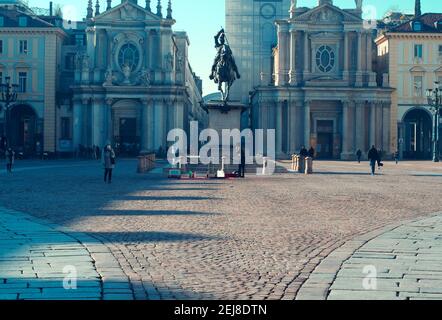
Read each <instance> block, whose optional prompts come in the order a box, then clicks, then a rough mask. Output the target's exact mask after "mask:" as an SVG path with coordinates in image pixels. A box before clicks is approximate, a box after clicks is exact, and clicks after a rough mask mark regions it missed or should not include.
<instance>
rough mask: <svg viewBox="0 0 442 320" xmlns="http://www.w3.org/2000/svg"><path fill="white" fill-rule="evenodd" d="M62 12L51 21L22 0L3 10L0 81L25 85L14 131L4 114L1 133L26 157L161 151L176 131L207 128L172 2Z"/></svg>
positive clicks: (128, 1)
mask: <svg viewBox="0 0 442 320" xmlns="http://www.w3.org/2000/svg"><path fill="white" fill-rule="evenodd" d="M140 1H142V0H140ZM102 4H103V3H101V5H102ZM154 5H156V7H155V8H153V6H154ZM151 6H152V8H151ZM54 11H55V10H52V3H51V4H50V9H49V11H48V12H45V13H44V14H40V13H36V11H34V10H33V9H30V8H28V7H27V6H26V4H24V3H23V2H21V1H20V0H2V2H1V3H0V45H1V46H0V57H1V58H2V63H0V81H1V80H3V81H4V79H5V78H6V77H8V78H10V81H11V83H14V84H15V83H19V84H20V86H19V88H20V89H19V92H18V98H17V101H16V102H15V103H14V104H13V105H12V106H11V107H10V109H11V110H10V113H9V117H10V119H9V120H8V121H7V124H8V126H7V129H8V130H5V128H6V125H5V121H4V119H6V117H5V111H4V110H0V118H1V119H0V129H1V130H2V134H3V131H9V132H8V133H7V136H8V138H10V139H8V140H10V143H11V146H12V147H14V149H15V150H16V151H17V152H23V153H24V154H25V155H33V154H41V152H48V153H54V154H55V153H58V154H65V155H72V154H73V153H77V152H79V151H81V150H87V149H91V147H92V146H98V147H100V148H102V147H103V146H104V145H105V144H107V143H111V144H112V145H113V146H117V147H119V148H120V150H117V151H122V152H123V153H124V151H125V150H126V151H128V150H130V151H131V154H132V155H135V154H138V152H140V151H148V152H152V151H156V152H157V151H158V150H165V149H166V148H167V146H168V143H167V141H166V138H167V132H168V131H169V130H170V129H174V128H182V129H184V130H188V127H189V123H190V121H192V120H197V121H198V122H199V124H200V125H201V127H204V126H206V125H207V113H206V112H205V111H204V109H203V108H202V107H201V103H200V102H201V101H202V83H201V80H200V78H199V77H197V76H196V75H195V73H194V72H193V70H192V68H191V66H190V64H189V58H188V47H189V39H188V37H187V34H186V32H175V31H174V30H173V29H172V27H173V25H174V24H175V20H174V19H173V17H172V3H171V1H170V0H169V1H168V2H167V7H163V3H162V2H161V0H158V1H155V4H152V5H151V1H150V0H146V1H145V3H143V4H140V3H138V2H137V0H122V1H121V3H118V4H115V5H114V4H112V0H107V1H106V8H105V9H104V10H102V7H101V6H100V2H99V0H97V1H96V3H95V4H93V3H92V0H89V2H88V5H87V16H86V18H85V19H83V21H66V20H63V19H62V18H61V16H60V15H59V14H57V13H56V12H54ZM163 12H164V13H165V14H164V15H163Z"/></svg>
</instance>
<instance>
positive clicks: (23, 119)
mask: <svg viewBox="0 0 442 320" xmlns="http://www.w3.org/2000/svg"><path fill="white" fill-rule="evenodd" d="M37 131H38V130H37V114H36V113H35V111H34V109H32V107H30V106H29V105H25V104H19V105H16V106H14V107H12V109H11V110H10V114H9V123H8V136H9V142H10V146H11V147H12V148H14V150H16V151H17V152H23V154H25V155H29V154H34V153H35V152H36V144H37V141H39V134H38V132H37Z"/></svg>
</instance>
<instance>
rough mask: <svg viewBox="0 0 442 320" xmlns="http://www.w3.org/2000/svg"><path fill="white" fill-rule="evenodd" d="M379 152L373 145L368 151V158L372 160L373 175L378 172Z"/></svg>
mask: <svg viewBox="0 0 442 320" xmlns="http://www.w3.org/2000/svg"><path fill="white" fill-rule="evenodd" d="M379 159H380V157H379V152H378V150H377V149H376V147H375V146H372V147H371V149H370V151H368V160H369V161H370V167H371V175H372V176H374V174H375V172H376V163H377V162H378V161H379Z"/></svg>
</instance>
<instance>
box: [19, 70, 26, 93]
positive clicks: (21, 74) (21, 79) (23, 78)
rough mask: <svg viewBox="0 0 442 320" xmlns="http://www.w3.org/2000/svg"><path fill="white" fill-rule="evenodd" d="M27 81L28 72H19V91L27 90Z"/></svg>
mask: <svg viewBox="0 0 442 320" xmlns="http://www.w3.org/2000/svg"><path fill="white" fill-rule="evenodd" d="M27 81H28V74H27V73H26V72H19V73H18V91H19V92H26V89H27V88H26V84H27Z"/></svg>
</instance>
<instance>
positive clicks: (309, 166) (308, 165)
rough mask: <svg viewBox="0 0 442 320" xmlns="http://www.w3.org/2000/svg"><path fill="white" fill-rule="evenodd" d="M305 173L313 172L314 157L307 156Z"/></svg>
mask: <svg viewBox="0 0 442 320" xmlns="http://www.w3.org/2000/svg"><path fill="white" fill-rule="evenodd" d="M305 174H313V158H310V157H307V158H305Z"/></svg>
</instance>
